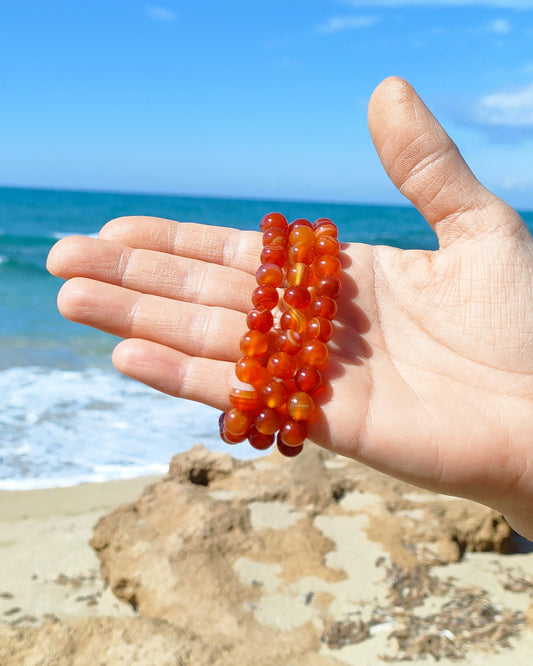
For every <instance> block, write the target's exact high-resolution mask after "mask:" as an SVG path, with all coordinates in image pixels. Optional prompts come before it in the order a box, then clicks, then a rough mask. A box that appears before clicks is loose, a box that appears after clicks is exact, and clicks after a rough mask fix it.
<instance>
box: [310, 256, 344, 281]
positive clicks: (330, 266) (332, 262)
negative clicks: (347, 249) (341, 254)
mask: <svg viewBox="0 0 533 666" xmlns="http://www.w3.org/2000/svg"><path fill="white" fill-rule="evenodd" d="M341 272H342V266H341V262H340V260H339V258H338V257H334V256H332V255H331V254H326V255H324V256H323V257H320V259H319V260H318V261H316V262H315V273H316V274H317V276H318V277H319V278H321V277H324V275H334V276H335V277H339V275H340V274H341Z"/></svg>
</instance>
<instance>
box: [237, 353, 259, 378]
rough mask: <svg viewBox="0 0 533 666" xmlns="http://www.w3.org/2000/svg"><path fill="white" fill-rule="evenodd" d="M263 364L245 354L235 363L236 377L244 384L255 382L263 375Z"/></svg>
mask: <svg viewBox="0 0 533 666" xmlns="http://www.w3.org/2000/svg"><path fill="white" fill-rule="evenodd" d="M263 370H264V368H263V366H262V365H261V363H259V361H258V360H257V359H256V358H251V357H249V356H245V357H244V358H241V359H240V360H239V361H237V363H236V364H235V375H236V377H237V379H239V380H240V381H241V382H243V383H245V384H257V383H258V382H259V381H260V379H261V378H262V376H263Z"/></svg>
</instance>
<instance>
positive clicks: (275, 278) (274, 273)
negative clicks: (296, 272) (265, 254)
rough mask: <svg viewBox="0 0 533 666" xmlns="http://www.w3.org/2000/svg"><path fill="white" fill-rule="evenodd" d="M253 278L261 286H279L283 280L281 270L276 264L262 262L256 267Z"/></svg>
mask: <svg viewBox="0 0 533 666" xmlns="http://www.w3.org/2000/svg"><path fill="white" fill-rule="evenodd" d="M255 279H256V280H257V284H258V285H261V286H262V287H264V286H268V287H279V286H280V284H281V283H282V282H283V271H282V270H281V268H280V267H279V266H277V265H276V264H262V265H261V266H259V268H258V269H257V272H256V274H255Z"/></svg>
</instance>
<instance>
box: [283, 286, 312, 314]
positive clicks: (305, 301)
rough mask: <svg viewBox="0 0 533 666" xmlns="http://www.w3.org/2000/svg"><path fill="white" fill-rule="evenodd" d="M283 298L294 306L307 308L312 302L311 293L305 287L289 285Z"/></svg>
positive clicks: (302, 308) (300, 308)
mask: <svg viewBox="0 0 533 666" xmlns="http://www.w3.org/2000/svg"><path fill="white" fill-rule="evenodd" d="M283 300H284V301H285V303H286V304H287V305H289V306H290V307H292V308H297V309H298V310H305V309H306V308H308V307H309V304H310V303H311V294H310V293H309V292H308V290H307V289H306V288H305V287H296V286H294V287H289V288H288V289H285V293H284V295H283Z"/></svg>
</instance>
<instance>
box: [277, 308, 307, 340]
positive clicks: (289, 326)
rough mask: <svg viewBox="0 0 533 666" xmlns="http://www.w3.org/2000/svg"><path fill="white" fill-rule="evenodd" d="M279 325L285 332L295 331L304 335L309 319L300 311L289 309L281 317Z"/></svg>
mask: <svg viewBox="0 0 533 666" xmlns="http://www.w3.org/2000/svg"><path fill="white" fill-rule="evenodd" d="M279 325H280V328H281V329H282V330H284V331H287V330H293V331H297V332H298V333H300V334H302V333H303V332H304V331H305V327H306V326H307V317H306V316H305V315H304V313H303V312H300V310H295V309H294V308H289V309H288V310H286V311H285V312H284V313H283V314H282V315H281V318H280V321H279Z"/></svg>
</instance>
